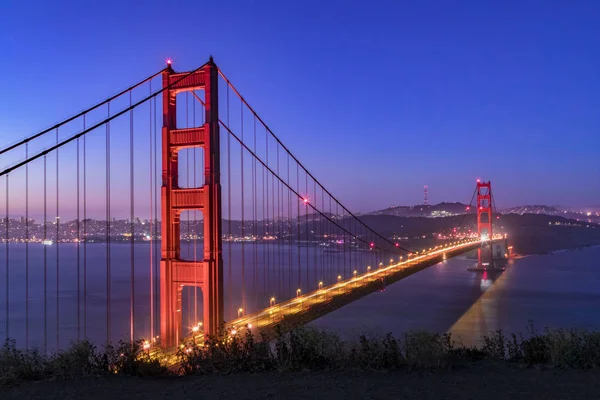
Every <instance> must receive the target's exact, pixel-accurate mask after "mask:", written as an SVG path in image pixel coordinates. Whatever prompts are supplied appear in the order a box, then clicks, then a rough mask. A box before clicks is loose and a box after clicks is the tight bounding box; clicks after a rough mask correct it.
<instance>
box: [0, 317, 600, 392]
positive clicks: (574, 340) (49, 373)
mask: <svg viewBox="0 0 600 400" xmlns="http://www.w3.org/2000/svg"><path fill="white" fill-rule="evenodd" d="M143 344H144V343H143V342H142V341H138V342H135V343H133V344H132V343H129V342H124V341H121V342H119V343H118V344H117V345H115V346H113V345H107V346H105V347H104V348H103V349H102V350H99V349H97V348H96V347H95V346H94V345H92V344H91V343H89V342H87V341H83V342H79V343H74V344H72V345H71V346H70V347H69V348H68V349H67V350H64V351H60V352H56V353H52V354H49V355H44V354H41V353H39V352H38V351H37V350H28V351H25V350H19V349H17V348H16V346H15V342H14V341H11V340H7V341H6V342H5V343H4V346H2V348H0V385H2V386H4V385H12V384H18V383H19V382H24V381H34V380H42V379H73V378H77V377H82V376H89V375H100V374H104V375H115V374H120V375H132V376H140V377H142V376H167V375H171V374H172V369H173V368H172V367H171V368H172V369H169V368H167V366H166V365H164V364H162V363H161V362H160V361H159V360H163V362H165V363H166V361H167V360H168V359H169V358H168V357H167V358H165V356H164V355H160V354H158V353H157V352H156V351H153V352H152V354H151V353H150V352H149V351H148V350H147V349H144V346H143ZM171 360H173V358H171ZM176 360H177V367H178V368H179V374H181V375H197V374H201V375H209V374H232V373H255V372H263V371H303V370H310V371H315V370H323V369H361V370H364V369H374V370H387V369H398V368H417V369H420V368H452V367H454V366H456V365H457V364H461V363H462V364H464V363H471V362H478V361H481V360H490V361H495V362H511V363H521V364H525V365H530V366H531V365H540V364H543V365H548V366H553V367H557V368H597V367H600V332H589V331H581V330H565V329H557V330H551V329H545V330H544V331H542V332H541V333H538V332H536V331H534V330H533V327H531V328H530V332H529V334H528V335H527V337H526V338H523V337H517V335H514V334H512V335H510V336H505V335H504V334H503V333H502V331H500V330H498V331H495V332H492V333H491V334H490V335H489V336H484V337H483V345H482V346H481V347H467V346H464V345H457V344H456V343H455V342H454V341H453V340H452V337H451V336H450V334H443V335H439V334H430V333H426V332H407V333H405V334H403V335H402V336H400V337H399V338H397V337H394V336H393V335H392V334H387V335H385V336H384V337H382V338H375V337H367V336H361V337H360V338H359V340H358V342H356V343H350V342H346V341H344V340H342V339H341V338H340V337H339V336H338V335H336V334H333V333H331V332H326V331H322V330H317V329H312V328H307V327H303V328H298V329H294V330H292V331H289V332H282V331H281V330H280V329H279V328H276V336H275V338H274V339H271V340H267V338H266V337H264V336H262V335H261V337H260V340H257V339H256V338H255V337H254V335H253V334H252V333H251V331H250V330H249V329H245V330H243V334H241V333H239V332H235V331H227V330H224V329H222V330H221V332H220V333H219V334H218V335H216V336H214V337H207V338H206V339H205V341H204V343H202V344H199V343H195V342H188V343H183V344H182V345H181V346H180V347H179V348H178V350H177V353H176ZM171 364H173V362H171Z"/></svg>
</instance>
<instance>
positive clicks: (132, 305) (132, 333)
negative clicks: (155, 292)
mask: <svg viewBox="0 0 600 400" xmlns="http://www.w3.org/2000/svg"><path fill="white" fill-rule="evenodd" d="M132 104H133V102H132V93H131V91H130V92H129V106H130V107H131V105H132ZM133 157H134V155H133V109H131V111H129V224H130V234H131V237H130V238H129V247H130V249H129V254H130V260H129V268H130V283H131V287H130V289H129V290H130V292H129V340H130V342H131V344H132V345H133V341H134V340H135V282H134V276H135V249H134V242H135V223H134V218H135V215H134V214H135V210H134V184H135V183H134V172H133V165H134V159H133Z"/></svg>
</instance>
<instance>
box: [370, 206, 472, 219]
mask: <svg viewBox="0 0 600 400" xmlns="http://www.w3.org/2000/svg"><path fill="white" fill-rule="evenodd" d="M466 212H467V205H466V204H463V203H445V202H444V203H439V204H427V205H425V204H420V205H414V206H391V207H388V208H386V209H383V210H378V211H373V212H370V213H366V214H363V215H393V216H396V217H426V218H439V217H451V216H453V215H462V214H465V213H466ZM468 212H469V213H472V212H473V210H469V211H468Z"/></svg>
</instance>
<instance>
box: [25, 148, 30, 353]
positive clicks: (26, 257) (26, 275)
mask: <svg viewBox="0 0 600 400" xmlns="http://www.w3.org/2000/svg"><path fill="white" fill-rule="evenodd" d="M27 158H29V143H26V144H25V159H27ZM25 349H27V350H29V163H27V164H25Z"/></svg>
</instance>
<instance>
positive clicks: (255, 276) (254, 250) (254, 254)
mask: <svg viewBox="0 0 600 400" xmlns="http://www.w3.org/2000/svg"><path fill="white" fill-rule="evenodd" d="M253 118H254V119H253V129H252V132H253V133H252V139H253V147H252V150H253V151H254V154H256V117H253ZM257 184H258V182H256V158H255V157H252V242H253V245H252V260H253V264H254V265H253V271H252V290H253V291H254V306H255V307H256V306H257V303H258V290H257V288H256V284H257V280H258V273H257V271H258V265H257V264H258V258H257V256H258V254H257V248H256V247H257V246H258V241H257V239H256V233H257V232H256V223H257V221H256V220H257V215H256V210H257V205H256V185H257Z"/></svg>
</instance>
